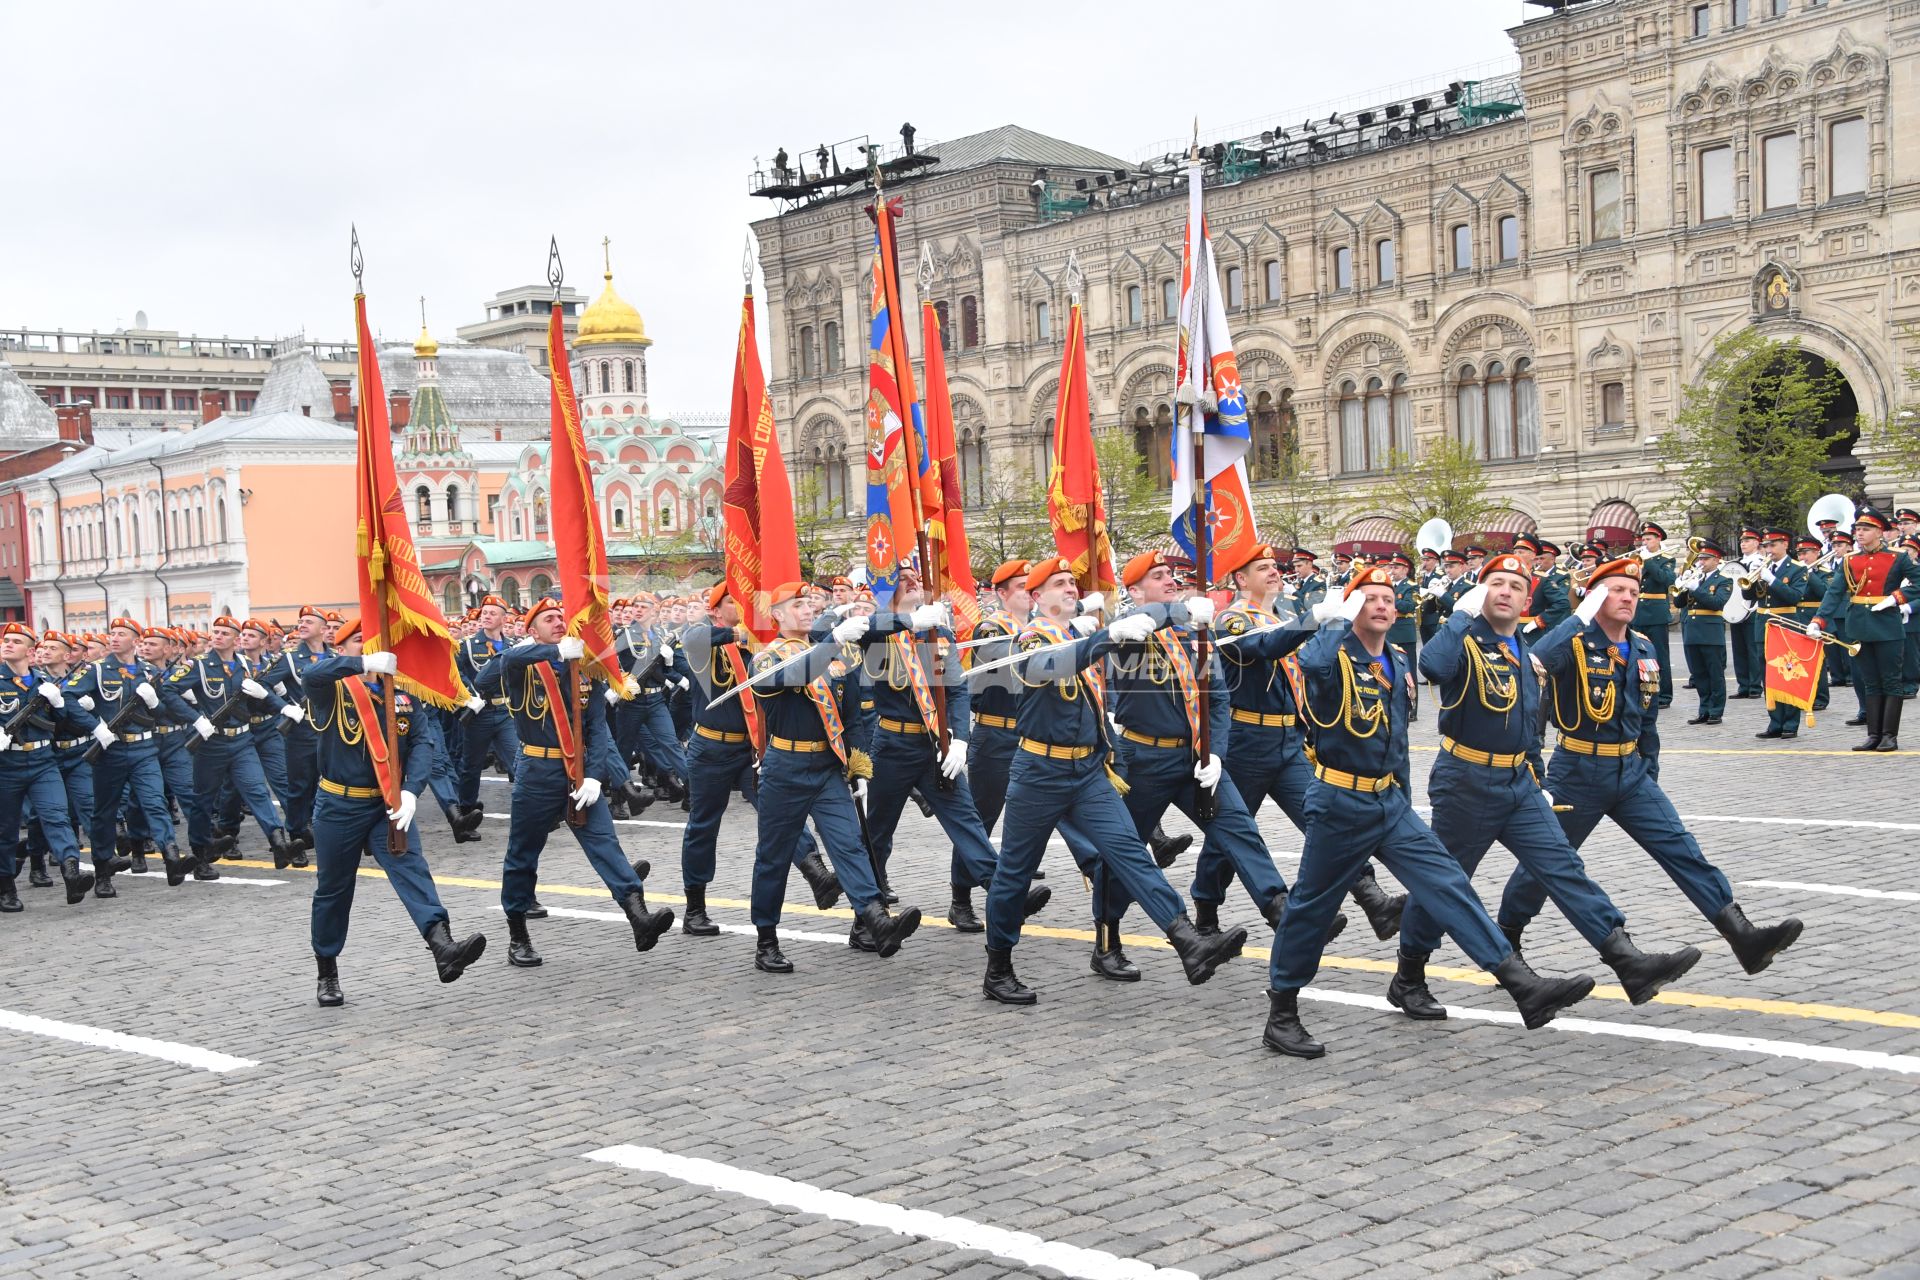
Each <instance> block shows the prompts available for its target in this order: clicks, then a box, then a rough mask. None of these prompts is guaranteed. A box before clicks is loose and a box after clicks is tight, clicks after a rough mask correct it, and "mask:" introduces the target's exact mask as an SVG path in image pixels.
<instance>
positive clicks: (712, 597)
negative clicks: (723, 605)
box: [706, 582, 727, 609]
mask: <svg viewBox="0 0 1920 1280" xmlns="http://www.w3.org/2000/svg"><path fill="white" fill-rule="evenodd" d="M726 598H727V584H726V583H724V582H716V583H714V584H713V586H711V587H709V588H708V589H707V596H706V600H707V608H709V609H718V608H719V607H720V602H721V601H722V600H725V599H726Z"/></svg>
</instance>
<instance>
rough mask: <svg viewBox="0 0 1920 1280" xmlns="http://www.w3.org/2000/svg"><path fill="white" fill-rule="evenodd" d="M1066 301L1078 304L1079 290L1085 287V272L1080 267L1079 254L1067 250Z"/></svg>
mask: <svg viewBox="0 0 1920 1280" xmlns="http://www.w3.org/2000/svg"><path fill="white" fill-rule="evenodd" d="M1066 276H1067V301H1068V302H1069V303H1071V304H1072V305H1074V306H1079V305H1080V291H1081V289H1083V288H1085V287H1086V283H1087V273H1086V272H1085V271H1083V270H1081V269H1080V255H1079V254H1077V253H1075V252H1073V251H1072V250H1068V251H1067V270H1066Z"/></svg>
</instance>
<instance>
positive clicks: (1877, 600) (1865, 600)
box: [1848, 596, 1886, 604]
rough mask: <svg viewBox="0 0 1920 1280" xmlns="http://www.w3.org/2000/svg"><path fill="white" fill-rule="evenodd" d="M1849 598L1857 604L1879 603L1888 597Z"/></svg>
mask: <svg viewBox="0 0 1920 1280" xmlns="http://www.w3.org/2000/svg"><path fill="white" fill-rule="evenodd" d="M1848 598H1849V599H1851V600H1852V601H1853V602H1854V603H1855V604H1879V603H1880V602H1881V601H1882V600H1885V599H1886V597H1885V596H1850V597H1848Z"/></svg>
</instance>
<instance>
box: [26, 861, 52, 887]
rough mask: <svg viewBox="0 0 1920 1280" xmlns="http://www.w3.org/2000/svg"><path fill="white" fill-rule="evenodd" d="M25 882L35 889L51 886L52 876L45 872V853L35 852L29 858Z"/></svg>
mask: <svg viewBox="0 0 1920 1280" xmlns="http://www.w3.org/2000/svg"><path fill="white" fill-rule="evenodd" d="M27 883H28V884H30V885H32V886H33V887H34V888H36V889H51V888H53V877H52V876H50V875H48V874H47V855H46V854H44V853H36V854H34V855H32V857H31V859H30V860H29V865H28V869H27Z"/></svg>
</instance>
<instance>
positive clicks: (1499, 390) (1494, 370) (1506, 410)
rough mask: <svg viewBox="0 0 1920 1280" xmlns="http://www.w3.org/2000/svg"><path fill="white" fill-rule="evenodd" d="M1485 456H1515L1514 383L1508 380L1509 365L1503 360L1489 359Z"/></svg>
mask: <svg viewBox="0 0 1920 1280" xmlns="http://www.w3.org/2000/svg"><path fill="white" fill-rule="evenodd" d="M1484 456H1486V457H1488V458H1511V457H1512V456H1513V384H1512V383H1510V382H1508V381H1507V366H1506V362H1505V361H1502V360H1489V361H1487V440H1486V452H1485V455H1484Z"/></svg>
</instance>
